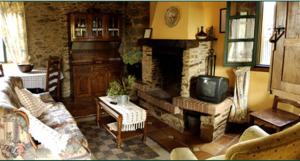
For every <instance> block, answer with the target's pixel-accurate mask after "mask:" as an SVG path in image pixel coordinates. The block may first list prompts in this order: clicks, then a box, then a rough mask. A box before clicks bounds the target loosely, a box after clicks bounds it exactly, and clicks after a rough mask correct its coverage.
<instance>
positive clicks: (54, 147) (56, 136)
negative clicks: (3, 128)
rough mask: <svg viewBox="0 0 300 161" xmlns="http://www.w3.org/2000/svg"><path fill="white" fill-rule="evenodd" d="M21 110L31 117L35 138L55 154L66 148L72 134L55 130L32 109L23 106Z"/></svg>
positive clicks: (30, 131) (31, 129)
mask: <svg viewBox="0 0 300 161" xmlns="http://www.w3.org/2000/svg"><path fill="white" fill-rule="evenodd" d="M20 110H21V111H23V112H25V113H26V114H27V116H28V118H29V133H30V134H31V136H32V137H33V138H34V139H36V140H37V141H39V142H40V143H41V144H42V145H43V146H44V147H45V148H47V149H49V150H51V152H52V153H54V154H59V153H61V152H62V151H64V150H66V148H67V145H68V140H69V139H70V135H68V134H61V133H59V132H57V131H55V130H54V129H52V128H51V127H49V126H47V125H45V124H44V123H43V122H41V121H40V120H39V119H37V118H36V117H34V116H33V115H32V114H31V113H30V111H28V110H26V109H25V108H23V107H21V108H20Z"/></svg>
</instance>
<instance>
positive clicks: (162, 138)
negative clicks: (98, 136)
mask: <svg viewBox="0 0 300 161" xmlns="http://www.w3.org/2000/svg"><path fill="white" fill-rule="evenodd" d="M80 120H84V119H82V118H81V119H80ZM147 135H148V137H149V138H151V139H147V142H146V145H147V146H148V147H150V148H151V149H152V150H153V151H154V152H156V153H157V154H158V156H156V157H155V156H153V157H154V158H151V159H163V160H166V159H169V155H170V154H169V152H171V151H172V149H174V148H176V147H189V148H190V149H191V150H192V151H193V153H194V154H195V155H196V156H197V158H198V159H200V160H203V159H207V158H210V157H212V156H216V155H221V154H224V153H225V151H226V149H227V148H228V147H230V146H231V145H233V144H235V143H237V141H238V138H239V134H235V133H227V134H225V135H224V136H222V137H220V138H218V139H217V140H215V141H213V142H210V143H204V142H203V141H201V140H200V138H199V137H197V136H193V135H191V134H188V133H184V134H182V133H180V132H178V131H177V130H175V129H173V128H171V127H169V126H168V125H166V124H164V123H162V122H161V121H159V120H157V119H156V118H154V117H151V116H150V117H148V134H147ZM90 141H92V140H90ZM120 157H121V158H119V159H122V156H121V155H120ZM123 159H130V157H127V156H126V157H124V158H123ZM148 159H150V158H148Z"/></svg>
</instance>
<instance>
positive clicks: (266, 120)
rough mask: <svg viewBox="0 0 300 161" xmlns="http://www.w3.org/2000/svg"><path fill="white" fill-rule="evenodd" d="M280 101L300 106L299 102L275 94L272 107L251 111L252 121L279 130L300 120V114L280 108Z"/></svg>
mask: <svg viewBox="0 0 300 161" xmlns="http://www.w3.org/2000/svg"><path fill="white" fill-rule="evenodd" d="M278 102H282V103H288V104H291V105H294V106H296V107H299V108H300V104H298V103H297V102H294V101H291V100H286V99H282V98H279V97H278V96H275V98H274V102H273V107H272V109H266V110H261V111H255V112H252V113H250V123H252V124H259V125H265V126H270V127H272V128H274V129H275V130H276V132H279V131H281V130H283V129H284V128H286V127H289V126H291V125H293V124H295V123H297V122H299V121H300V118H299V116H297V115H295V114H292V113H289V112H286V111H283V110H280V109H278Z"/></svg>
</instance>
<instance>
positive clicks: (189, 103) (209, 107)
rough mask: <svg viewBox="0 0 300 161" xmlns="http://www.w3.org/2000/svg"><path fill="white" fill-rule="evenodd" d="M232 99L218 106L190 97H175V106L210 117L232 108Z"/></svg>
mask: <svg viewBox="0 0 300 161" xmlns="http://www.w3.org/2000/svg"><path fill="white" fill-rule="evenodd" d="M232 103H233V102H232V98H231V97H228V98H226V99H225V100H224V101H223V102H221V103H218V104H213V103H208V102H204V101H201V100H198V99H195V98H190V97H174V98H173V105H174V106H178V107H180V108H182V109H185V110H190V111H196V112H201V113H204V114H209V115H217V114H220V113H222V112H223V111H224V109H226V108H230V107H231V105H232Z"/></svg>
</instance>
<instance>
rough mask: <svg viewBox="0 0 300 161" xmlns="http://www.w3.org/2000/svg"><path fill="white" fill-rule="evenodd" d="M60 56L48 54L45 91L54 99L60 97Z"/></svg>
mask: <svg viewBox="0 0 300 161" xmlns="http://www.w3.org/2000/svg"><path fill="white" fill-rule="evenodd" d="M61 70H62V65H61V58H60V57H57V56H50V57H49V60H48V67H47V75H46V92H49V93H50V94H51V96H53V98H54V99H55V100H60V99H61V79H60V78H61Z"/></svg>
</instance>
